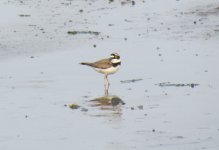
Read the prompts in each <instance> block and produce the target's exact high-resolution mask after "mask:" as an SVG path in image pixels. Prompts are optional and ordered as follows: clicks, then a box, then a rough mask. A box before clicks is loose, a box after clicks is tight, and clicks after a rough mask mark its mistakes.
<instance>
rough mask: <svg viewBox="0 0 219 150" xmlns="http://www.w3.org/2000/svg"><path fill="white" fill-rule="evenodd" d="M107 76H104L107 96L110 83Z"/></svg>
mask: <svg viewBox="0 0 219 150" xmlns="http://www.w3.org/2000/svg"><path fill="white" fill-rule="evenodd" d="M107 80H108V79H107V75H106V74H105V75H104V90H105V95H106V96H107V95H108V81H107Z"/></svg>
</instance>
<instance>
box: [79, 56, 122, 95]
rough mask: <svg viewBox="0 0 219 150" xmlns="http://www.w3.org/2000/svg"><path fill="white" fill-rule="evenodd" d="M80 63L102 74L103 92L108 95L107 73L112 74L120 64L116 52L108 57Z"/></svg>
mask: <svg viewBox="0 0 219 150" xmlns="http://www.w3.org/2000/svg"><path fill="white" fill-rule="evenodd" d="M81 64H82V65H87V66H89V67H92V68H93V69H94V70H96V71H97V72H99V73H102V74H104V87H105V94H106V95H108V89H109V81H108V75H109V74H114V73H115V72H116V71H117V70H118V69H119V67H120V65H121V59H120V56H119V54H118V53H112V54H111V55H110V57H109V58H105V59H101V60H99V61H96V62H82V63H81Z"/></svg>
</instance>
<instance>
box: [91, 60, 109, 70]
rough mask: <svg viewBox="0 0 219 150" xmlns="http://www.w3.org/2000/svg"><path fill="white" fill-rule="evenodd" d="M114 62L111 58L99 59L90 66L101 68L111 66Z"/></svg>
mask: <svg viewBox="0 0 219 150" xmlns="http://www.w3.org/2000/svg"><path fill="white" fill-rule="evenodd" d="M111 65H112V63H111V61H110V59H108V58H107V59H102V60H99V61H96V62H94V63H92V64H91V65H90V66H92V67H95V68H100V69H107V68H109V67H111Z"/></svg>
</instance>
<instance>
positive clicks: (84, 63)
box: [80, 62, 91, 66]
mask: <svg viewBox="0 0 219 150" xmlns="http://www.w3.org/2000/svg"><path fill="white" fill-rule="evenodd" d="M80 64H81V65H87V66H91V63H88V62H81V63H80Z"/></svg>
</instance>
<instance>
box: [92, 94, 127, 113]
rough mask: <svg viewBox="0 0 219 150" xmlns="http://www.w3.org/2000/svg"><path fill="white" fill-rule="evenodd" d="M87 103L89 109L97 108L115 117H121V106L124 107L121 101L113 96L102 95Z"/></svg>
mask: <svg viewBox="0 0 219 150" xmlns="http://www.w3.org/2000/svg"><path fill="white" fill-rule="evenodd" d="M89 102H90V106H91V107H98V108H99V109H100V110H105V113H106V111H107V112H109V113H110V114H117V115H121V106H122V105H125V103H124V102H123V101H122V99H121V98H119V97H118V96H115V95H104V96H101V97H98V98H95V99H93V100H90V101H89ZM102 113H103V112H102ZM99 116H106V114H100V115H99Z"/></svg>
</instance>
